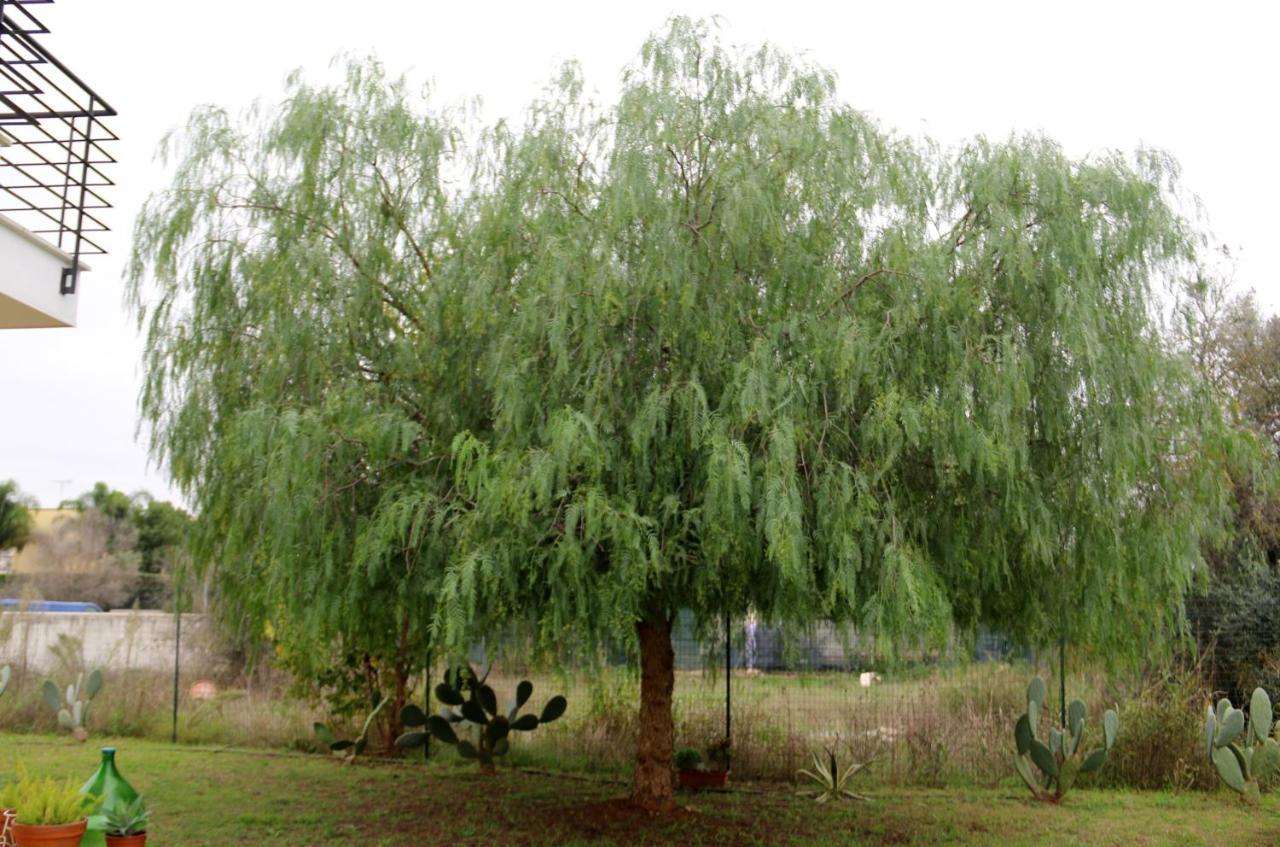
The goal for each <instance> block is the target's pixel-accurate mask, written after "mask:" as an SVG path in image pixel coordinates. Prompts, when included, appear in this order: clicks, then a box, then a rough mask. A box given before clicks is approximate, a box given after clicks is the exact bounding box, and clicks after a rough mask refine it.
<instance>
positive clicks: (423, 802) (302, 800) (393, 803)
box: [0, 734, 1280, 847]
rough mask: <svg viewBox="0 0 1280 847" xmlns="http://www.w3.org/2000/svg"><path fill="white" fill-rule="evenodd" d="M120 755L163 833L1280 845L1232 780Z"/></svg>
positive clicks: (64, 746) (165, 844) (22, 744)
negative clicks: (759, 778)
mask: <svg viewBox="0 0 1280 847" xmlns="http://www.w3.org/2000/svg"><path fill="white" fill-rule="evenodd" d="M106 743H112V742H111V741H109V740H106V741H103V740H100V739H95V741H93V742H90V744H88V745H80V744H76V743H75V742H71V741H68V740H66V739H65V738H62V737H56V738H55V737H51V736H15V735H3V734H0V774H4V773H5V772H6V771H9V770H10V769H11V767H12V765H13V763H14V762H15V761H20V762H22V763H24V764H25V766H26V767H27V768H28V770H30V771H31V772H32V773H33V774H49V775H53V776H58V777H63V776H74V777H76V778H77V779H80V778H84V779H88V777H89V776H90V774H92V773H93V770H94V768H95V767H96V766H97V760H98V751H97V746H98V744H106ZM116 746H117V747H118V748H119V751H120V752H119V753H118V754H117V763H118V764H119V766H120V769H121V771H122V772H123V773H124V775H125V776H126V777H127V778H128V779H129V781H130V782H131V783H133V785H134V787H135V788H137V789H138V790H139V791H141V792H143V793H144V794H146V795H147V797H148V798H149V799H150V800H151V802H152V803H153V804H154V808H155V811H154V814H153V823H152V832H151V838H150V841H149V843H151V844H154V845H156V847H198V845H208V847H228V845H234V844H279V845H298V847H302V846H303V845H306V847H314V845H323V844H329V843H333V844H359V845H368V847H379V846H381V847H391V846H392V845H406V847H407V845H415V847H416V845H430V844H450V845H452V844H476V845H481V844H483V845H486V847H488V845H493V844H502V845H507V846H508V847H510V845H586V844H601V845H610V844H616V845H624V844H625V845H638V844H653V845H658V844H679V845H681V847H695V846H696V845H709V844H726V845H752V844H769V845H773V844H779V845H814V847H816V845H828V844H868V845H880V844H937V845H944V844H945V845H987V844H996V843H998V844H999V845H1000V847H1019V845H1055V847H1065V845H1161V847H1163V845H1197V844H1204V845H1210V844H1212V845H1217V844H1224V845H1232V847H1243V846H1244V845H1276V844H1280V796H1271V797H1268V798H1267V799H1266V801H1265V802H1264V804H1263V805H1262V807H1261V808H1257V809H1249V808H1246V807H1244V806H1243V805H1241V804H1240V803H1239V802H1238V801H1237V800H1236V798H1235V797H1234V795H1231V794H1229V793H1227V792H1219V793H1215V794H1203V793H1185V794H1169V793H1131V792H1123V791H1079V792H1077V793H1074V794H1072V795H1071V796H1070V797H1068V799H1067V801H1066V803H1065V804H1064V806H1062V807H1053V806H1046V805H1040V804H1037V803H1033V802H1031V801H1030V800H1029V799H1028V798H1027V797H1026V796H1024V794H1023V793H1022V792H1020V791H1018V790H1017V788H1016V787H1015V786H1014V784H1013V783H1010V784H1009V786H1008V787H1007V788H1004V789H994V790H979V789H974V790H964V789H948V790H921V789H892V788H877V789H875V790H874V791H873V799H872V801H871V802H869V803H857V804H852V803H846V804H840V805H834V806H817V805H815V804H814V803H813V802H812V801H808V800H803V799H799V798H796V797H794V796H792V794H791V793H790V790H789V789H787V788H785V787H780V788H777V789H769V788H767V787H761V786H752V787H750V790H740V791H734V792H729V793H718V794H706V795H700V796H695V797H683V798H681V799H682V803H683V804H684V808H683V809H682V810H681V811H680V812H678V813H677V814H676V815H674V816H670V817H659V818H653V817H648V816H645V815H641V814H637V813H635V812H633V811H632V810H631V809H629V808H628V807H627V806H626V805H625V804H623V803H620V802H617V801H618V799H619V798H621V797H623V796H625V794H626V786H624V785H621V784H618V783H610V782H602V781H599V780H585V779H575V778H571V777H567V776H548V775H544V774H540V773H529V772H522V771H511V770H506V771H503V772H501V773H499V775H498V776H496V777H484V776H481V775H480V774H479V773H477V772H475V771H474V770H472V769H471V768H464V767H456V766H454V765H453V764H452V758H453V757H452V754H451V753H450V754H445V755H442V756H441V759H442V760H443V761H444V762H445V763H444V764H437V763H433V764H431V765H424V764H420V763H413V762H400V763H379V762H371V763H370V764H358V765H355V766H351V767H345V766H343V765H342V764H340V763H339V762H337V761H335V760H331V759H328V758H325V757H322V756H306V755H302V754H292V753H277V754H271V753H263V752H261V751H241V750H223V749H213V748H199V747H176V748H175V747H170V746H168V745H164V744H157V743H154V742H143V741H136V740H132V739H125V740H122V741H119V742H116Z"/></svg>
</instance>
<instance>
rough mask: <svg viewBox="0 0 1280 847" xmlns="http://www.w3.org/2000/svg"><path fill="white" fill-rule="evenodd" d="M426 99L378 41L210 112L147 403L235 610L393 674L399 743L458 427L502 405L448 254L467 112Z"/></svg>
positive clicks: (144, 272)
mask: <svg viewBox="0 0 1280 847" xmlns="http://www.w3.org/2000/svg"><path fill="white" fill-rule="evenodd" d="M416 108H417V102H416V99H415V98H414V97H413V96H412V95H411V94H410V93H409V92H408V91H406V90H405V88H404V86H403V84H401V83H394V82H391V81H389V80H388V79H387V78H386V77H385V75H384V74H383V73H382V71H381V69H380V68H378V67H377V66H376V65H372V64H371V65H363V66H353V67H352V68H350V70H349V72H348V76H347V79H346V81H345V83H344V85H343V86H341V87H340V88H339V89H337V90H325V89H315V88H311V87H308V86H306V85H303V84H301V83H300V82H298V81H294V82H293V83H292V85H291V90H290V96H289V99H288V101H287V103H286V104H285V106H284V107H283V108H282V109H281V110H280V111H279V112H278V113H275V114H271V115H266V114H258V115H256V116H253V117H251V118H250V120H249V123H248V125H246V126H236V125H235V124H234V123H233V122H232V121H231V120H230V119H229V118H228V116H227V115H226V114H225V113H223V112H222V111H220V110H217V109H206V110H201V111H199V112H197V113H196V114H195V115H194V116H193V117H192V119H191V122H190V124H189V125H188V127H187V132H186V133H185V135H183V136H179V137H177V138H175V141H174V143H175V147H174V148H173V149H175V150H178V149H180V150H181V158H180V159H179V161H178V167H177V172H176V175H175V177H174V190H173V191H170V192H166V193H163V194H158V195H156V196H155V197H153V198H152V199H151V201H150V202H149V203H148V205H147V207H146V210H145V211H144V213H143V214H142V215H141V216H140V218H139V220H138V224H137V229H136V234H137V239H136V242H135V244H136V250H135V256H134V264H133V270H132V277H133V285H134V288H133V291H134V297H135V299H136V302H137V305H138V307H139V314H140V319H141V320H142V321H143V322H144V324H145V325H146V327H147V353H146V366H147V378H146V382H145V388H144V393H143V397H142V411H143V414H144V416H145V418H146V419H147V420H148V422H149V423H150V424H151V426H152V433H153V444H154V446H155V448H156V450H157V451H158V452H159V453H160V454H161V455H162V456H163V457H164V459H165V461H166V463H167V465H168V468H169V470H170V471H171V473H172V475H173V477H174V479H175V481H176V482H177V483H178V484H179V485H180V486H181V487H182V488H183V490H184V491H185V492H186V494H187V495H188V498H189V501H190V503H191V504H192V506H193V509H194V511H195V513H196V514H197V515H198V516H199V518H198V521H197V523H196V525H195V527H194V528H193V532H192V535H191V539H192V552H193V555H194V563H195V565H196V567H197V568H198V569H199V570H200V572H201V573H202V574H204V575H211V576H212V578H213V579H214V586H215V589H216V593H217V598H218V604H219V607H220V611H221V613H222V618H223V619H224V620H226V621H227V622H229V623H230V624H231V625H232V626H233V627H234V628H235V629H236V630H237V632H239V633H240V634H241V635H242V636H243V637H244V638H246V639H247V640H249V641H250V642H256V641H257V640H259V639H261V638H262V637H263V634H264V633H269V634H270V636H271V638H272V639H273V640H274V641H275V643H276V647H277V649H278V652H279V653H280V654H281V655H282V656H283V660H284V661H285V663H286V664H287V665H288V667H289V668H290V669H291V670H292V671H294V672H295V674H296V676H297V677H298V678H299V679H300V680H303V681H309V682H311V683H314V684H316V685H318V686H320V687H321V688H323V689H325V690H326V691H327V693H329V694H330V695H332V696H333V698H334V702H335V703H336V704H337V705H339V706H348V707H350V708H352V709H356V708H361V707H363V708H366V709H367V704H368V702H369V700H370V697H371V694H372V693H373V691H374V690H380V691H382V692H383V693H385V694H387V695H389V696H390V697H391V698H392V702H391V705H390V706H389V707H388V708H386V709H383V710H382V712H381V720H383V722H384V723H383V732H382V734H383V737H384V740H385V742H386V744H387V745H388V749H390V744H391V742H392V741H393V740H394V737H395V736H396V734H397V733H398V731H399V724H398V720H399V711H400V707H401V706H402V705H403V704H404V703H405V702H406V700H407V698H408V696H409V694H410V691H411V686H412V684H413V680H414V678H415V677H416V675H417V672H418V671H419V670H420V669H421V668H422V667H423V664H424V662H425V661H426V657H427V653H428V651H429V650H430V649H431V646H432V644H433V638H432V622H433V615H434V613H435V608H436V607H435V601H436V597H437V594H438V591H439V584H440V578H441V574H442V573H443V565H444V562H445V560H446V559H447V558H448V557H449V555H450V554H451V552H452V550H453V546H454V545H453V542H452V540H451V523H450V520H449V504H450V502H451V500H450V497H451V491H452V489H453V487H454V483H453V472H452V468H451V466H450V458H449V444H450V439H451V438H452V437H453V434H454V433H456V432H458V431H459V430H461V429H483V428H484V423H483V421H484V419H485V417H486V416H487V414H488V406H487V395H486V393H485V392H484V390H483V387H482V386H481V384H480V383H479V381H478V380H477V367H478V362H479V359H480V351H481V350H482V349H483V342H484V339H485V337H486V328H485V324H486V321H484V320H481V321H474V320H472V319H471V318H470V317H469V316H467V317H465V318H464V316H463V310H464V308H465V306H466V304H465V300H466V299H467V298H468V297H469V296H471V292H470V289H469V288H468V287H467V286H466V285H465V284H463V282H462V280H461V278H460V277H458V276H457V274H455V273H452V272H449V273H446V272H443V271H442V270H441V268H439V267H438V264H437V263H438V262H439V263H444V264H456V263H457V262H459V261H462V260H463V259H462V257H461V256H460V255H458V254H459V253H460V252H466V251H467V250H468V249H470V248H468V247H467V245H465V244H464V243H462V242H460V241H459V240H458V238H457V236H456V233H455V229H456V227H457V224H458V220H457V218H458V213H457V211H456V210H455V209H454V208H453V207H452V205H451V202H452V200H451V197H450V195H449V188H448V181H447V177H446V174H445V173H444V171H445V170H447V169H449V168H458V167H461V165H460V163H459V162H458V161H457V160H456V158H455V154H456V150H457V147H456V145H457V143H458V138H457V131H456V130H455V129H454V127H453V125H452V120H453V117H452V116H451V115H450V114H448V113H438V114H437V113H428V114H418V113H416V112H415V111H414V110H415V109H416ZM179 143H181V145H182V146H181V147H179V146H178V145H179ZM477 246H478V245H477ZM152 277H153V278H154V280H155V281H156V282H157V283H158V290H157V291H156V292H155V294H156V297H155V300H154V301H148V300H144V296H145V295H146V294H149V293H150V292H149V291H144V288H143V285H144V283H146V282H148V281H149V280H150V278H152Z"/></svg>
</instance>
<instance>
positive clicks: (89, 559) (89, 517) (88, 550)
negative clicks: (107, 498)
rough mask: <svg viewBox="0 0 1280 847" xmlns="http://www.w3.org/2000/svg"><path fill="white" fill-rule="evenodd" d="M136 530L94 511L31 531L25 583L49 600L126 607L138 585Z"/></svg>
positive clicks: (24, 577)
mask: <svg viewBox="0 0 1280 847" xmlns="http://www.w3.org/2000/svg"><path fill="white" fill-rule="evenodd" d="M132 533H133V530H132V528H131V527H130V526H129V525H128V523H123V524H122V523H121V522H120V521H118V520H117V519H115V518H112V517H109V516H107V515H106V514H104V513H102V512H99V511H97V510H96V509H89V510H86V511H84V512H83V513H81V514H79V515H75V516H63V517H60V518H58V519H57V520H55V521H54V523H53V525H52V526H50V527H48V528H46V529H43V530H39V531H37V532H35V533H34V534H33V535H32V538H31V542H32V543H31V546H30V550H29V556H28V557H27V558H28V560H29V561H28V562H27V563H26V565H25V567H24V571H25V572H24V573H23V574H22V575H21V576H22V577H23V583H22V584H23V585H24V586H26V585H29V586H31V587H32V588H34V589H35V593H36V594H37V595H39V597H41V598H42V599H45V600H73V601H80V602H87V603H97V604H98V605H99V606H101V607H103V608H104V609H113V608H119V607H124V606H128V605H130V604H131V603H132V601H133V600H134V599H135V598H136V597H137V594H138V588H139V580H138V554H137V553H136V552H135V551H134V549H133V544H132V543H131V541H132Z"/></svg>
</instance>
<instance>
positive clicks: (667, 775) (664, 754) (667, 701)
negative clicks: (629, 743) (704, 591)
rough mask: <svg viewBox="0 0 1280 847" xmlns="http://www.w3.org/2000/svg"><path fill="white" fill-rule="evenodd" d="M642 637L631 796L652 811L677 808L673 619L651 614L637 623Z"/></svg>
mask: <svg viewBox="0 0 1280 847" xmlns="http://www.w3.org/2000/svg"><path fill="white" fill-rule="evenodd" d="M636 632H637V633H638V635H639V636H640V734H639V737H638V739H637V741H636V776H635V782H634V784H633V785H632V788H631V799H632V801H634V802H635V804H636V805H637V806H640V807H641V808H644V809H648V810H651V811H669V810H670V809H672V808H674V807H675V791H674V787H675V786H674V784H673V777H672V771H671V756H672V748H673V747H674V746H675V727H674V725H673V722H672V718H671V692H672V690H673V689H674V687H675V653H674V652H673V650H672V648H671V621H670V620H669V619H668V618H667V617H666V615H665V614H661V613H652V614H650V616H649V617H648V618H647V619H646V620H643V621H641V622H640V623H638V624H636Z"/></svg>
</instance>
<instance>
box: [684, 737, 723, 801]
mask: <svg viewBox="0 0 1280 847" xmlns="http://www.w3.org/2000/svg"><path fill="white" fill-rule="evenodd" d="M701 764H702V754H701V753H699V752H698V751H697V750H694V749H693V748H691V747H686V748H685V749H683V750H681V751H680V752H679V753H676V768H677V769H678V770H679V779H680V787H681V788H688V789H692V790H694V791H697V790H699V789H703V788H723V787H724V786H725V784H726V783H728V781H729V739H727V738H725V739H723V740H721V741H718V742H716V743H715V744H713V745H711V746H710V747H708V748H707V765H708V767H706V768H703V767H701Z"/></svg>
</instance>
